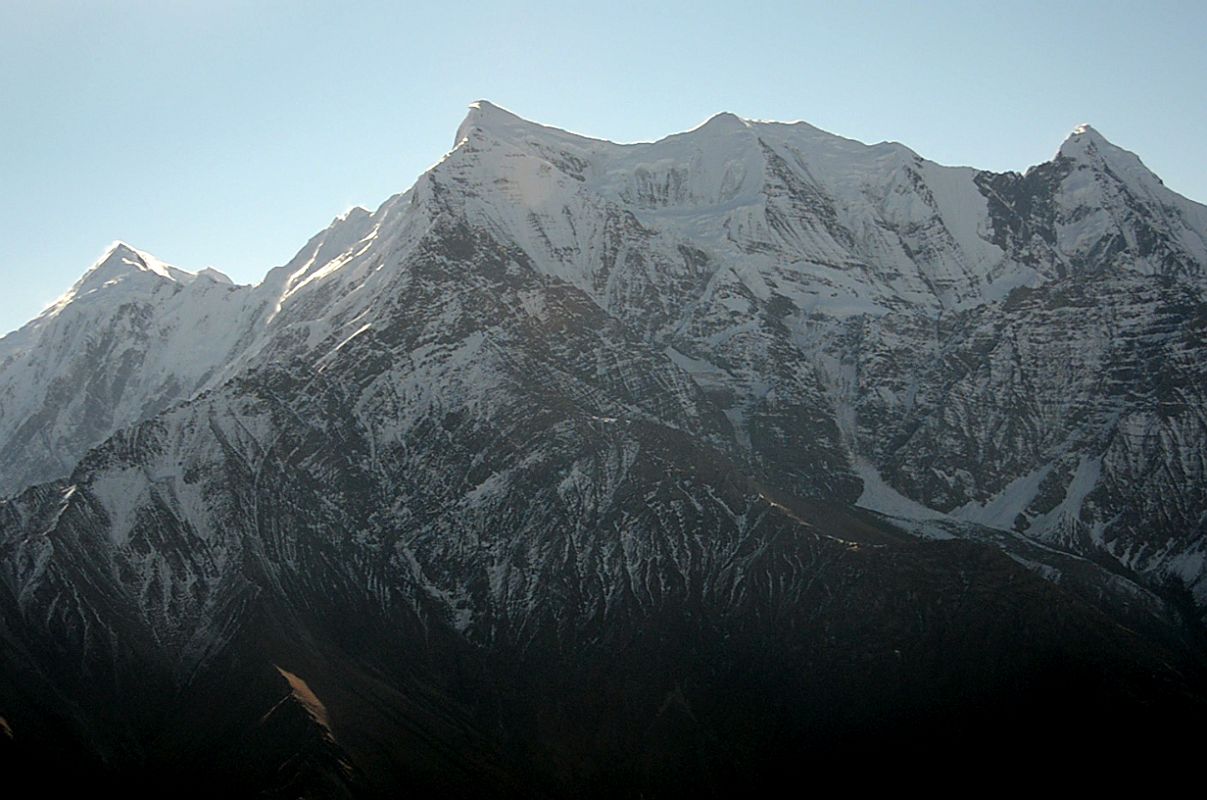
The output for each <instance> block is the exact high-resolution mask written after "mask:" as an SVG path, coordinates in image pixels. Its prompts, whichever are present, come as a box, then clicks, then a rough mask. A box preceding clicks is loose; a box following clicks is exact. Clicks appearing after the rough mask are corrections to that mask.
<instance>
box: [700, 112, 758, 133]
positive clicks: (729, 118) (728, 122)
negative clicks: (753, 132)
mask: <svg viewBox="0 0 1207 800" xmlns="http://www.w3.org/2000/svg"><path fill="white" fill-rule="evenodd" d="M749 127H750V123H749V122H747V121H746V120H744V119H742V118H741V117H739V116H738V115H737V114H734V113H732V112H729V111H722V112H721V113H720V114H714V115H713V116H711V117H709V118H708V121H707V122H705V123H704V124H703V125H701V126H699V127H698V128H696V130H697V131H710V132H712V131H716V132H718V133H729V132H731V131H744V130H746V129H747V128H749Z"/></svg>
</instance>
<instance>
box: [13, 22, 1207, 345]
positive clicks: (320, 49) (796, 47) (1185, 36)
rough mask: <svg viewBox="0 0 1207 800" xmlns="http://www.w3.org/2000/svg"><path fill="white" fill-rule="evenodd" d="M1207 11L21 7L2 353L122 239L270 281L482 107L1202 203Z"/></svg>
mask: <svg viewBox="0 0 1207 800" xmlns="http://www.w3.org/2000/svg"><path fill="white" fill-rule="evenodd" d="M1205 31H1207V3H1203V2H1201V0H1195V1H1193V2H1143V3H1142V2H1107V1H1105V0H1100V1H1099V2H1059V0H1049V2H1036V3H1032V2H1020V1H1017V0H1007V1H1006V2H998V3H989V2H985V3H980V2H970V1H966V2H952V3H944V2H919V3H903V2H900V3H894V2H867V3H862V2H850V1H849V0H848V1H845V2H841V3H836V2H816V3H815V2H804V1H803V0H797V1H796V2H784V3H772V2H757V1H755V0H740V1H738V0H728V1H727V2H719V3H712V2H707V1H706V0H697V2H683V3H677V2H675V3H672V2H656V1H655V0H644V2H633V3H630V2H605V3H596V4H592V5H590V6H587V7H580V6H579V4H573V3H570V4H566V3H551V2H519V1H518V0H512V1H511V2H505V3H477V2H464V1H463V2H449V1H447V0H446V2H440V3H422V2H409V3H403V2H375V1H373V0H344V2H317V0H170V1H169V0H109V1H105V0H91V1H90V2H89V1H87V0H76V1H75V2H68V1H67V0H0V286H2V287H3V288H2V290H0V332H3V331H7V330H10V329H13V328H15V327H17V326H19V325H20V324H22V323H23V322H24V321H25V320H27V319H29V318H30V317H32V316H33V315H35V314H36V313H38V311H40V310H41V308H42V307H43V306H45V305H46V304H47V303H48V302H50V301H51V300H53V299H54V298H55V297H57V296H58V295H59V294H61V293H62V292H63V291H64V290H66V289H67V288H68V287H69V286H70V285H71V283H73V282H74V281H75V279H76V278H77V277H78V276H79V274H80V273H82V272H83V271H84V270H85V269H86V268H87V267H88V266H89V264H90V263H91V262H92V261H93V260H94V259H95V258H96V257H97V256H99V255H100V253H101V251H102V250H103V249H104V248H105V246H106V245H107V244H108V243H109V242H110V241H112V240H114V239H123V240H125V241H128V242H130V243H131V244H133V245H134V246H135V247H139V248H142V249H144V250H148V251H150V252H152V253H154V254H155V255H157V256H159V257H160V258H162V259H164V260H165V261H168V262H169V263H174V264H177V265H179V266H182V267H185V268H189V269H197V268H200V267H204V266H214V267H217V268H219V269H221V270H223V271H225V272H227V273H228V274H230V275H231V276H232V277H233V278H234V279H236V280H237V281H241V282H255V281H258V280H259V279H260V278H261V277H262V276H263V274H264V272H266V271H267V270H268V269H269V268H270V267H272V266H275V265H278V264H281V263H284V262H285V261H286V260H288V258H289V257H290V256H291V255H292V254H293V252H294V251H295V250H296V249H297V248H298V247H300V246H301V245H302V244H303V243H304V242H305V240H306V239H307V238H309V236H311V235H312V234H313V233H315V232H316V231H318V230H319V229H321V228H323V227H325V226H326V225H327V223H328V222H329V221H330V219H331V218H332V217H334V216H335V215H336V214H339V213H341V212H343V211H344V210H345V209H347V208H348V207H349V206H351V205H364V206H368V207H370V208H375V207H376V206H377V205H378V204H379V203H380V202H382V201H383V200H385V199H386V198H387V197H388V196H390V195H391V194H393V193H395V192H399V191H402V190H404V189H406V188H407V187H408V186H410V184H411V183H412V182H413V181H414V179H415V178H416V177H417V176H418V175H419V174H420V173H421V172H422V171H423V170H424V169H426V168H427V167H428V166H430V165H431V164H432V163H434V162H435V161H437V160H438V159H439V158H440V157H441V156H442V155H443V154H444V152H445V151H447V150H448V149H449V148H450V147H451V146H452V144H453V142H452V139H453V134H454V132H455V130H456V128H457V125H458V123H459V122H460V121H461V119H462V118H463V116H464V115H465V106H466V105H467V104H468V103H470V102H471V101H473V100H476V99H479V98H486V99H489V100H491V101H493V102H495V103H497V104H499V105H502V106H504V107H506V108H509V109H511V110H512V111H515V112H516V113H518V114H520V115H521V116H524V117H527V118H529V119H534V120H537V121H540V122H544V123H547V124H551V125H555V126H557V127H561V128H566V129H568V130H573V131H576V132H580V133H586V134H590V135H594V136H599V137H604V138H608V139H613V140H617V141H640V140H651V139H656V138H659V137H661V136H663V135H666V134H669V133H672V132H677V131H681V130H686V129H688V128H691V127H694V126H695V125H697V124H699V123H700V122H702V121H703V120H705V119H706V118H708V117H709V116H711V115H712V114H714V113H716V112H718V111H723V110H727V111H733V112H734V113H736V114H738V115H739V116H744V117H751V118H758V119H778V120H796V119H804V120H807V121H809V122H811V123H813V124H814V125H818V126H820V127H822V128H825V129H827V130H831V131H834V132H835V133H840V134H843V135H846V136H851V137H854V138H857V139H860V140H863V141H866V142H877V141H882V140H885V139H891V140H897V141H901V142H904V143H906V144H907V145H909V146H910V147H912V148H913V149H915V150H916V151H918V152H919V153H921V154H922V155H923V156H926V157H928V158H931V159H934V160H936V161H939V162H942V163H948V164H970V165H973V166H978V167H983V168H987V169H994V170H1007V169H1014V170H1020V171H1021V170H1023V169H1025V168H1026V167H1027V166H1029V165H1032V164H1035V163H1038V162H1040V161H1044V160H1046V159H1048V158H1049V157H1051V156H1052V154H1053V153H1055V151H1056V149H1057V147H1058V146H1059V145H1060V143H1061V141H1062V140H1063V139H1064V138H1065V136H1066V135H1067V134H1068V132H1069V131H1070V130H1071V129H1072V128H1073V127H1074V126H1075V125H1077V124H1078V123H1081V122H1090V123H1091V124H1093V125H1094V126H1095V127H1096V128H1097V129H1098V130H1099V131H1100V132H1101V133H1102V134H1104V135H1105V136H1106V137H1107V138H1109V139H1111V140H1112V141H1114V142H1115V143H1116V144H1118V145H1120V146H1122V147H1126V148H1127V149H1130V150H1133V151H1135V152H1136V153H1138V154H1139V155H1140V156H1141V158H1142V159H1144V161H1145V163H1147V164H1148V166H1149V167H1150V168H1151V169H1153V170H1154V171H1155V172H1156V173H1157V174H1158V175H1160V176H1161V177H1162V178H1163V179H1164V180H1165V182H1166V184H1168V185H1169V186H1171V187H1172V188H1174V189H1175V190H1177V191H1179V192H1182V193H1183V194H1186V195H1187V196H1189V197H1191V198H1193V199H1196V200H1199V201H1200V202H1204V201H1207V147H1205V146H1204V131H1205V130H1207V45H1205V44H1204V36H1205V33H1204V32H1205Z"/></svg>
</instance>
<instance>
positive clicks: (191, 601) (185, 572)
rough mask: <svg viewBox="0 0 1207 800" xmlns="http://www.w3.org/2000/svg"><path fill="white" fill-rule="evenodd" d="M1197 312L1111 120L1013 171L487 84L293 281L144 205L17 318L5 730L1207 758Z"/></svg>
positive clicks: (344, 754)
mask: <svg viewBox="0 0 1207 800" xmlns="http://www.w3.org/2000/svg"><path fill="white" fill-rule="evenodd" d="M1205 335H1207V207H1204V206H1202V205H1200V204H1198V203H1195V202H1192V201H1190V200H1187V199H1185V198H1183V197H1181V196H1179V195H1177V194H1175V193H1174V192H1172V191H1170V190H1168V189H1166V188H1165V187H1164V185H1163V184H1162V183H1161V181H1160V179H1159V178H1157V177H1156V176H1155V175H1153V174H1152V173H1151V172H1149V171H1148V170H1147V169H1146V168H1145V167H1144V165H1143V164H1142V163H1141V162H1140V160H1139V159H1138V158H1137V157H1136V156H1135V155H1133V154H1132V153H1129V152H1128V151H1126V150H1123V149H1121V148H1119V147H1116V146H1115V145H1113V144H1111V143H1110V142H1108V141H1107V140H1106V139H1105V138H1104V137H1103V136H1102V135H1101V134H1099V133H1098V132H1096V131H1095V130H1093V129H1092V128H1090V127H1089V126H1082V127H1079V128H1078V129H1076V130H1075V131H1074V132H1073V133H1072V134H1071V135H1070V136H1069V138H1068V139H1067V140H1066V141H1065V142H1064V143H1063V144H1062V145H1061V146H1060V149H1059V151H1058V152H1057V154H1056V156H1055V157H1054V158H1053V159H1052V160H1051V161H1049V162H1047V163H1044V164H1041V165H1038V166H1036V167H1033V168H1031V169H1030V170H1028V171H1027V172H1026V174H1024V175H1019V174H1017V173H1002V174H998V173H991V172H986V171H979V170H976V169H972V168H966V167H958V168H957V167H945V166H941V165H938V164H935V163H933V162H930V161H927V160H925V159H923V158H922V157H921V156H919V155H917V154H915V153H914V152H912V151H911V150H909V149H908V148H906V147H904V146H903V145H900V144H895V143H882V144H878V145H865V144H862V143H859V142H855V141H852V140H849V139H844V138H842V137H839V136H835V135H833V134H830V133H826V132H824V131H821V130H819V129H817V128H814V127H811V126H809V125H807V124H805V123H794V124H781V123H770V122H753V121H748V120H743V119H739V118H738V117H735V116H733V115H732V114H720V115H718V116H716V117H714V118H712V119H710V120H709V121H708V122H706V123H705V124H704V125H702V126H700V127H699V128H696V129H694V130H692V131H689V132H687V133H681V134H676V135H673V136H669V137H667V138H665V139H662V140H660V141H657V142H654V143H649V144H629V145H618V144H613V143H611V142H607V141H601V140H596V139H589V138H585V137H581V136H576V135H574V134H570V133H567V132H564V131H561V130H557V129H555V128H549V127H545V126H542V125H538V124H535V123H532V122H528V121H525V120H523V119H520V118H519V117H516V116H514V115H513V114H511V113H509V112H507V111H505V110H503V109H500V108H498V107H496V106H493V105H491V104H489V103H487V102H484V101H483V102H478V103H475V104H473V106H471V110H470V113H469V115H468V117H467V118H466V120H465V122H464V123H463V124H462V125H461V127H460V128H459V129H458V131H457V133H456V138H455V147H454V149H453V150H452V151H450V152H449V153H448V154H447V155H446V156H445V157H444V158H443V160H441V161H440V162H439V163H438V164H437V165H436V166H434V167H433V168H432V169H430V170H429V171H428V172H427V173H425V174H424V175H423V176H421V177H420V178H419V180H418V182H417V183H416V184H415V186H414V187H412V188H411V189H410V190H408V191H406V192H404V193H403V194H400V195H397V196H395V197H393V198H391V199H389V200H387V201H386V202H385V204H383V205H382V206H381V208H379V209H378V210H377V211H376V212H372V213H371V212H369V211H367V210H364V209H359V208H358V209H353V210H352V211H351V212H349V213H348V214H346V215H345V216H342V217H340V218H338V219H336V220H334V221H333V222H332V224H331V226H330V227H329V228H327V229H326V230H325V231H322V232H320V233H319V234H317V235H316V236H315V237H314V238H313V239H311V240H310V241H309V242H308V243H307V244H306V245H305V247H303V248H302V250H301V251H300V252H299V253H298V254H297V256H295V257H294V259H293V260H292V261H290V262H289V263H288V264H286V265H285V266H282V267H278V268H276V269H273V270H271V271H270V272H269V273H268V274H267V276H266V277H265V279H264V280H263V282H261V283H260V284H259V285H256V286H238V285H234V284H233V283H232V282H231V281H230V280H229V279H227V278H226V277H225V276H224V275H222V274H220V273H218V272H216V271H214V270H203V271H201V272H199V273H196V274H194V273H191V272H188V271H185V270H182V269H179V268H176V267H173V266H170V265H167V264H164V263H163V262H161V261H159V260H158V259H156V258H154V257H153V256H151V255H149V254H147V253H144V252H141V251H139V250H137V249H135V248H134V247H132V246H129V245H126V244H123V243H116V244H114V246H113V247H112V248H111V250H110V251H109V252H108V253H107V254H106V255H105V256H104V257H103V258H102V259H101V260H100V261H99V262H98V263H97V264H95V265H94V266H93V267H92V268H91V269H90V270H89V271H88V272H87V273H85V275H84V276H83V277H82V278H81V279H80V280H79V282H78V283H77V284H76V285H75V286H74V287H72V289H71V290H70V291H69V292H68V293H67V294H66V295H64V296H63V298H61V299H60V300H59V301H58V302H57V303H56V304H55V305H53V306H52V307H50V308H49V309H47V310H46V311H45V312H43V313H42V314H41V315H40V316H39V317H37V318H36V319H34V320H33V321H31V322H30V323H28V324H27V325H26V326H25V327H23V328H21V329H20V330H18V331H16V332H15V333H12V334H10V335H8V336H7V337H4V338H3V339H0V495H5V496H7V497H8V499H7V500H2V501H0V647H2V650H0V652H2V654H3V658H2V659H0V759H5V758H8V759H11V763H12V764H13V765H14V767H15V768H16V769H17V770H19V771H20V770H25V771H27V772H28V773H29V774H36V775H39V776H42V777H41V779H43V780H49V781H51V782H52V783H53V782H54V781H55V780H58V781H60V782H63V783H65V784H67V783H72V782H75V781H88V785H90V786H103V785H105V782H107V781H108V782H112V784H113V786H114V787H117V788H118V789H119V790H121V791H127V792H129V791H140V792H141V791H145V792H146V793H151V792H157V791H174V792H179V791H181V790H182V789H188V788H190V787H191V788H196V789H197V790H199V791H200V790H204V791H210V792H218V791H227V792H231V793H234V794H235V795H236V796H251V795H262V796H269V797H282V798H285V797H289V798H293V797H316V798H317V797H377V796H382V797H386V796H396V795H397V794H398V793H401V792H405V791H411V792H417V793H419V794H420V796H426V794H425V793H430V794H434V793H436V792H441V793H444V794H446V795H449V794H451V795H452V796H524V797H543V796H549V797H560V796H576V797H579V796H596V795H598V796H601V797H604V796H606V797H614V796H632V797H638V796H644V797H657V796H683V794H684V793H705V794H707V793H715V794H718V795H722V794H724V795H726V796H729V794H731V792H732V791H734V790H736V789H738V788H740V789H742V790H750V789H752V788H753V789H755V790H760V789H761V788H763V787H770V786H772V785H775V784H774V782H775V781H778V780H780V779H783V778H793V777H794V776H797V773H798V771H799V770H802V769H808V770H812V771H813V773H816V774H822V773H828V774H834V775H837V774H839V773H840V771H841V770H845V769H859V768H860V766H861V765H862V764H864V763H866V762H867V761H868V760H871V761H873V762H875V763H877V764H879V765H881V766H886V765H890V764H891V765H907V766H910V765H912V766H916V765H917V764H918V763H920V760H921V759H926V758H932V757H933V756H934V754H935V753H942V754H944V757H945V758H948V759H951V761H950V762H949V763H948V765H947V767H946V769H949V770H953V771H957V772H958V771H960V770H967V771H969V772H971V771H973V770H974V769H978V768H980V767H981V766H984V765H986V764H989V763H990V762H991V761H992V760H993V759H996V758H1000V757H1003V756H1005V755H1008V756H1011V757H1014V756H1018V755H1020V754H1028V756H1029V757H1035V756H1037V754H1046V755H1045V756H1044V757H1051V758H1056V759H1060V760H1062V761H1063V762H1064V763H1067V764H1072V763H1080V762H1077V759H1080V758H1083V757H1085V758H1089V757H1095V758H1100V757H1101V755H1102V754H1103V753H1104V752H1115V751H1117V752H1120V753H1123V754H1126V755H1127V757H1128V758H1132V759H1139V760H1141V761H1143V760H1144V759H1146V758H1162V759H1168V760H1171V762H1174V763H1176V762H1177V759H1179V758H1186V759H1189V758H1193V757H1195V754H1197V752H1198V750H1199V749H1200V747H1199V745H1200V744H1201V731H1202V730H1203V729H1204V728H1203V725H1204V724H1205V723H1207V670H1205V667H1207V661H1205V656H1207V638H1205V636H1204V623H1205V622H1207V537H1205V535H1204V534H1205V530H1207V474H1205V472H1207V340H1205ZM64 764H67V765H70V769H64V768H63V767H62V765H64ZM48 765H50V766H49V767H48ZM56 765H57V766H56ZM811 774H812V773H811ZM131 787H136V788H135V789H131Z"/></svg>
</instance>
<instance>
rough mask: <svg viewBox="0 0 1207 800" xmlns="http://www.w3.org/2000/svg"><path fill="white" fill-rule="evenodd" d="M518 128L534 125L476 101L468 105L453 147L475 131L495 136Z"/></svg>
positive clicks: (534, 125)
mask: <svg viewBox="0 0 1207 800" xmlns="http://www.w3.org/2000/svg"><path fill="white" fill-rule="evenodd" d="M518 127H536V123H533V122H528V121H527V120H525V119H522V118H521V117H519V116H517V115H515V114H513V113H511V112H510V111H508V110H506V109H504V108H500V107H499V106H496V105H495V104H494V103H492V102H490V101H489V100H476V101H474V102H472V103H470V104H469V113H468V114H466V115H465V119H464V120H463V121H462V122H461V124H460V125H459V126H458V127H457V139H456V141H455V142H453V146H454V147H455V146H457V145H458V144H460V143H461V142H462V141H464V140H465V139H467V138H469V136H470V134H472V133H473V132H474V131H477V130H484V131H490V132H492V133H496V134H497V133H505V132H512V131H514V130H515V129H516V128H518Z"/></svg>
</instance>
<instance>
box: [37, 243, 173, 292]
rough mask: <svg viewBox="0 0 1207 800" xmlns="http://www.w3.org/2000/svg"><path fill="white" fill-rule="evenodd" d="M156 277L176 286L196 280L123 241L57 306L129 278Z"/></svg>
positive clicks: (107, 249)
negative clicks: (176, 284)
mask: <svg viewBox="0 0 1207 800" xmlns="http://www.w3.org/2000/svg"><path fill="white" fill-rule="evenodd" d="M142 275H154V276H156V277H157V278H163V279H166V280H170V281H173V282H175V283H181V284H186V283H190V282H192V280H193V279H194V278H195V277H196V275H194V274H193V273H191V272H188V271H186V270H183V269H180V268H179V267H174V266H172V265H170V264H165V263H164V262H162V261H160V260H159V259H158V258H156V257H155V256H153V255H151V254H150V253H147V252H144V251H142V250H139V249H137V248H135V247H133V246H131V245H129V244H127V243H126V242H123V241H121V240H120V239H119V240H117V241H114V242H113V243H112V244H110V245H109V246H108V247H107V248H106V249H105V252H104V253H103V254H102V255H101V257H100V258H98V259H97V260H96V261H95V262H94V263H93V265H92V266H91V267H89V269H88V271H87V272H85V273H84V275H83V276H82V277H81V278H80V279H79V280H78V281H76V284H75V286H73V287H71V291H69V292H68V293H67V294H66V295H64V296H63V297H62V298H60V300H59V301H58V303H56V304H55V305H56V306H59V305H62V304H64V303H65V302H68V301H70V300H73V299H75V298H77V297H80V296H82V295H85V294H87V293H89V292H92V291H94V290H96V289H100V288H101V287H103V286H108V285H113V284H116V283H118V282H122V281H125V280H127V279H129V278H138V277H139V276H142Z"/></svg>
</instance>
